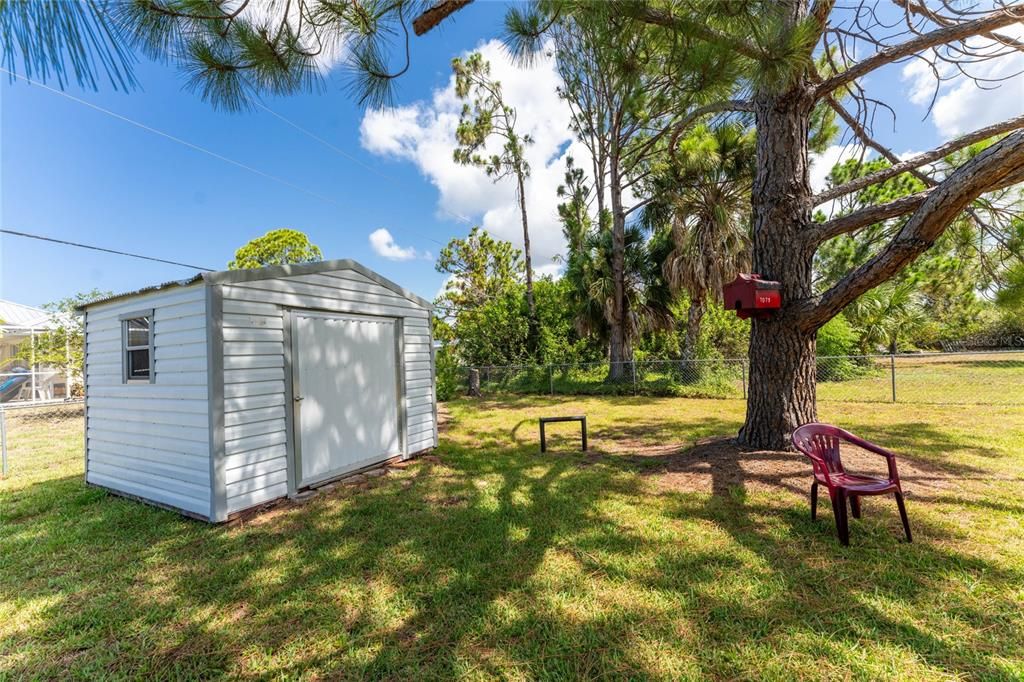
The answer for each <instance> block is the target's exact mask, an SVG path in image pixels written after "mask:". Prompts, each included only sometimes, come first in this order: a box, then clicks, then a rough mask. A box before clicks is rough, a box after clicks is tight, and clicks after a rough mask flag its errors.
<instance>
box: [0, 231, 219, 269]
mask: <svg viewBox="0 0 1024 682" xmlns="http://www.w3.org/2000/svg"><path fill="white" fill-rule="evenodd" d="M0 233H2V234H10V235H14V236H15V237H25V238H27V239H38V240H39V241H43V242H52V243H54V244H64V245H65V246H76V247H78V248H80V249H91V250H93V251H103V252H104V253H113V254H116V255H118V256H129V257H131V258H141V259H142V260H150V261H154V262H156V263H166V264H168V265H179V266H181V267H183V268H191V269H193V270H203V271H205V272H214V269H213V268H204V267H202V266H200V265H190V264H188V263H179V262H178V261H173V260H166V259H164V258H154V257H153V256H143V255H141V254H138V253H128V252H127V251H118V250H116V249H107V248H104V247H102V246H93V245H91V244H79V243H78V242H69V241H66V240H64V239H55V238H53V237H44V236H43V235H40V234H32V233H30V232H18V231H17V230H7V229H0Z"/></svg>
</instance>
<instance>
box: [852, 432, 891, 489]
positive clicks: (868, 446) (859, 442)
mask: <svg viewBox="0 0 1024 682" xmlns="http://www.w3.org/2000/svg"><path fill="white" fill-rule="evenodd" d="M847 440H848V441H850V442H851V443H853V444H854V445H856V446H858V447H860V448H863V449H864V450H867V451H868V452H873V453H874V454H876V455H881V456H882V457H885V461H886V464H887V465H888V467H889V480H891V481H893V482H895V483H899V480H900V475H899V472H897V471H896V453H894V452H892V451H891V450H886V449H885V448H883V447H882V446H881V445H875V444H874V443H872V442H870V441H866V440H864V439H863V438H858V437H857V436H855V435H853V434H852V433H851V434H848V436H847Z"/></svg>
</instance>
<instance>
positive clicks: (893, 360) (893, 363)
mask: <svg viewBox="0 0 1024 682" xmlns="http://www.w3.org/2000/svg"><path fill="white" fill-rule="evenodd" d="M889 371H890V373H891V374H892V401H893V402H896V352H895V351H893V352H891V353H889Z"/></svg>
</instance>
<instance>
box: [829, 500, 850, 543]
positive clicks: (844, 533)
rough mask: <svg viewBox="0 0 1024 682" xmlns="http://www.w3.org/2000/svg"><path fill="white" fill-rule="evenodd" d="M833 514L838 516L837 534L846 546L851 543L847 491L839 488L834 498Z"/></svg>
mask: <svg viewBox="0 0 1024 682" xmlns="http://www.w3.org/2000/svg"><path fill="white" fill-rule="evenodd" d="M832 514H833V516H835V517H836V534H837V535H839V542H840V543H842V544H843V545H844V546H849V544H850V526H849V522H848V521H847V518H846V492H845V491H843V490H837V491H836V493H835V496H834V497H833V498H832Z"/></svg>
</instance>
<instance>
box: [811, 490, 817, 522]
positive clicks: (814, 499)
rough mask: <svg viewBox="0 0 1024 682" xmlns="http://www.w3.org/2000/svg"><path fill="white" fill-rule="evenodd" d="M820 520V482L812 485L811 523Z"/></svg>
mask: <svg viewBox="0 0 1024 682" xmlns="http://www.w3.org/2000/svg"><path fill="white" fill-rule="evenodd" d="M816 518H818V482H817V481H815V482H814V483H812V484H811V521H814V520H815V519H816Z"/></svg>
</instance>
